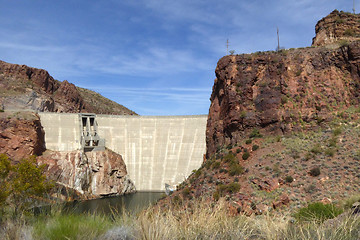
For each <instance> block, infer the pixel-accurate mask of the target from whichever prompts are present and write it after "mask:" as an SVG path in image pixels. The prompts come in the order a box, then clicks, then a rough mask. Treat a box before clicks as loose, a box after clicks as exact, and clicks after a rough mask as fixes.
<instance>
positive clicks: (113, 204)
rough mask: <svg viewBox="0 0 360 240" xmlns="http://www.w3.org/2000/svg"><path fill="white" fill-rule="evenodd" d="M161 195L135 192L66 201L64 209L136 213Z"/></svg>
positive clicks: (76, 211)
mask: <svg viewBox="0 0 360 240" xmlns="http://www.w3.org/2000/svg"><path fill="white" fill-rule="evenodd" d="M162 196H164V193H163V192H137V193H133V194H128V195H124V196H119V197H109V198H101V199H94V200H87V201H78V202H71V203H66V204H65V207H64V210H65V211H68V212H72V213H92V214H105V215H111V214H112V213H121V212H122V211H123V210H125V211H126V212H128V213H132V214H136V213H138V212H140V211H141V210H143V209H145V208H147V207H148V206H150V205H151V204H154V203H155V202H156V201H157V200H159V199H160V198H161V197H162Z"/></svg>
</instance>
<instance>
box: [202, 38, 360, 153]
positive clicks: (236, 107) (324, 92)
mask: <svg viewBox="0 0 360 240" xmlns="http://www.w3.org/2000/svg"><path fill="white" fill-rule="evenodd" d="M215 73H216V79H215V82H214V86H213V92H212V95H211V106H210V110H209V117H208V123H207V133H206V144H207V156H211V155H212V154H214V153H215V152H216V150H217V148H218V147H221V146H223V145H229V144H235V143H236V142H237V141H238V140H239V139H241V138H242V137H244V136H245V135H247V134H249V132H250V131H251V130H252V129H254V128H259V129H261V131H265V132H273V133H287V132H289V131H290V130H296V129H300V128H301V125H299V124H298V123H299V122H300V123H301V122H302V121H303V122H306V123H311V122H314V125H316V124H315V122H321V121H323V120H328V119H329V118H331V113H332V112H334V111H336V110H337V109H342V108H343V107H346V106H350V105H356V104H358V103H359V100H360V99H359V96H360V92H359V89H360V41H354V42H351V43H349V44H348V45H346V46H342V47H338V48H336V49H327V48H322V47H321V48H306V49H295V50H285V51H282V52H263V53H258V54H243V55H236V56H225V57H223V58H222V59H220V60H219V62H218V65H217V67H216V71H215Z"/></svg>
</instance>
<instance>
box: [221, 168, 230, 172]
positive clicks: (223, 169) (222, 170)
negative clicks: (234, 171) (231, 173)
mask: <svg viewBox="0 0 360 240" xmlns="http://www.w3.org/2000/svg"><path fill="white" fill-rule="evenodd" d="M219 172H220V173H227V172H228V171H227V170H226V169H225V168H222V169H220V170H219Z"/></svg>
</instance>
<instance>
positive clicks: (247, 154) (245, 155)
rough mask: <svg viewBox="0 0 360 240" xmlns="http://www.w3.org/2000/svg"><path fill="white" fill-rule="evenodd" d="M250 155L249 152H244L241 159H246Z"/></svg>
mask: <svg viewBox="0 0 360 240" xmlns="http://www.w3.org/2000/svg"><path fill="white" fill-rule="evenodd" d="M249 157H250V153H249V152H244V154H243V155H242V159H243V160H247V159H248V158H249Z"/></svg>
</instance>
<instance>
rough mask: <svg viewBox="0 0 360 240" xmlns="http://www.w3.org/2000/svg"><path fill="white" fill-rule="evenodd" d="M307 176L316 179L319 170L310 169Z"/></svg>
mask: <svg viewBox="0 0 360 240" xmlns="http://www.w3.org/2000/svg"><path fill="white" fill-rule="evenodd" d="M309 174H310V175H311V176H313V177H317V176H319V175H320V168H319V167H313V168H312V169H310V172H309Z"/></svg>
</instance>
